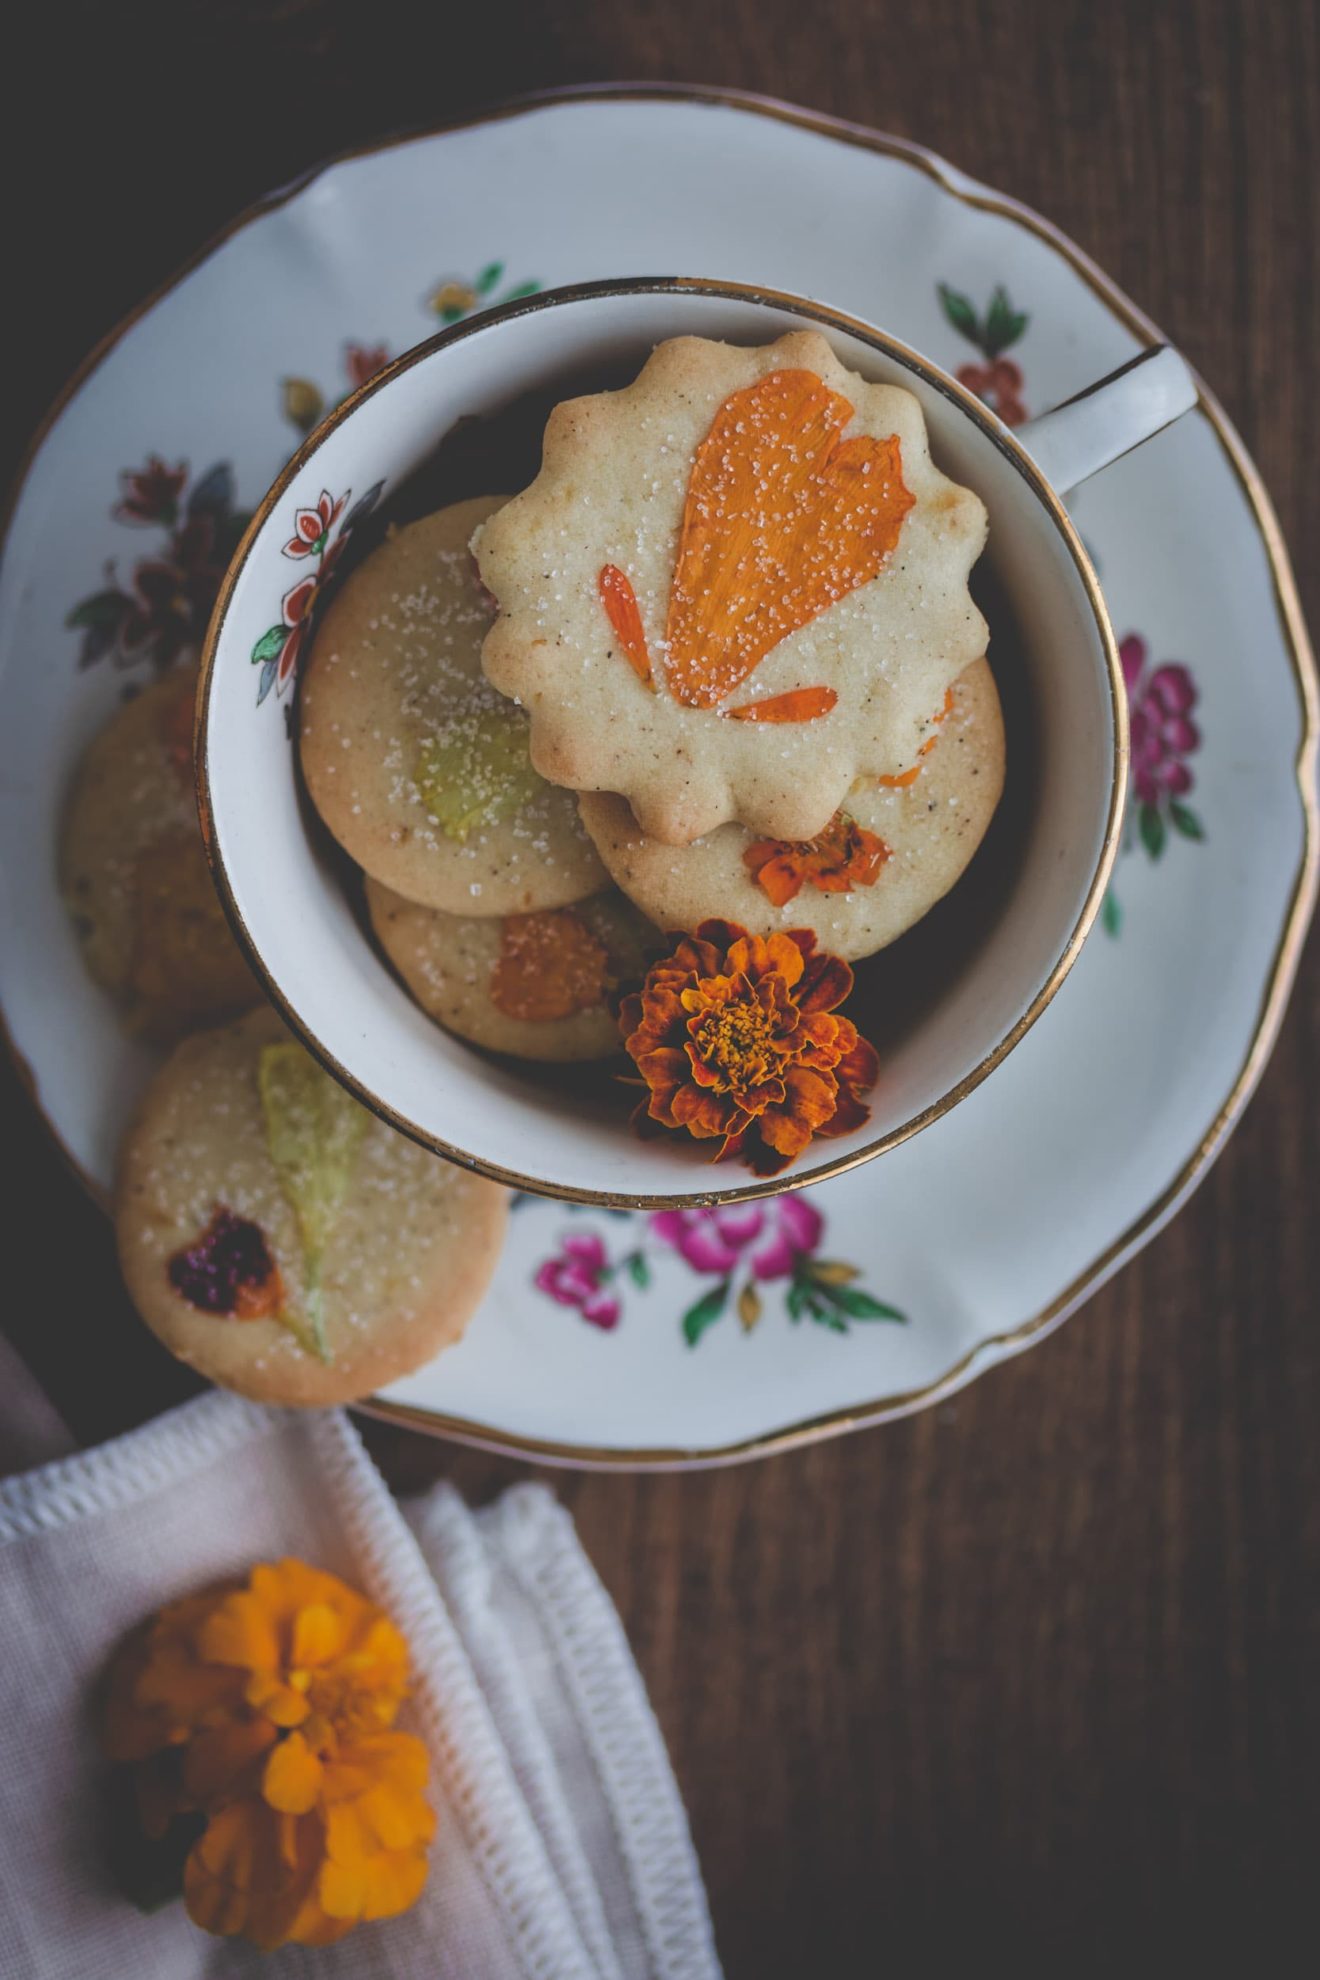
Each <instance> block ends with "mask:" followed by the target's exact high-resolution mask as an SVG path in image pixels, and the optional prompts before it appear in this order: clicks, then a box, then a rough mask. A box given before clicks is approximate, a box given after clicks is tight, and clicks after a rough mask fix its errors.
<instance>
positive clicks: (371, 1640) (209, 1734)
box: [105, 1560, 435, 1947]
mask: <svg viewBox="0 0 1320 1980" xmlns="http://www.w3.org/2000/svg"><path fill="white" fill-rule="evenodd" d="M407 1676H408V1646H407V1644H406V1643H405V1641H404V1639H403V1637H402V1636H401V1635H400V1633H399V1631H398V1630H397V1629H396V1628H395V1626H394V1624H393V1623H392V1622H391V1621H390V1619H389V1617H388V1616H386V1615H383V1614H382V1612H381V1611H380V1610H379V1609H377V1608H375V1607H374V1606H373V1604H371V1603H370V1602H368V1601H367V1600H366V1599H365V1598H364V1597H363V1596H361V1595H359V1594H357V1593H356V1592H355V1591H354V1590H353V1589H351V1588H349V1587H347V1586H346V1585H345V1583H344V1582H342V1581H340V1580H339V1579H338V1578H337V1577H336V1576H334V1575H331V1574H325V1573H322V1572H321V1571H320V1570H319V1569H316V1568H312V1567H308V1566H307V1565H306V1564H305V1563H304V1562H302V1561H295V1560H284V1561H278V1562H274V1563H266V1564H263V1565H261V1566H258V1567H256V1568H254V1569H253V1570H252V1573H251V1574H250V1576H249V1577H248V1580H247V1582H246V1584H244V1585H242V1586H235V1585H234V1584H232V1583H230V1584H225V1585H223V1586H220V1587H216V1588H212V1589H208V1590H206V1591H204V1592H203V1593H202V1594H200V1595H193V1596H189V1597H187V1598H186V1599H185V1600H184V1601H181V1602H175V1603H172V1604H171V1605H170V1606H169V1607H168V1608H166V1609H163V1610H162V1611H161V1612H160V1614H159V1615H158V1616H156V1617H155V1618H153V1619H152V1621H151V1622H150V1623H148V1624H147V1625H146V1626H145V1627H144V1628H143V1629H141V1630H139V1631H137V1632H135V1634H134V1635H133V1637H131V1638H130V1639H129V1641H128V1642H127V1643H126V1644H125V1645H124V1646H123V1647H122V1649H121V1650H120V1652H119V1654H118V1656H117V1657H116V1659H115V1662H114V1665H113V1666H112V1669H111V1673H110V1682H109V1690H108V1697H107V1704H106V1715H105V1745H106V1749H107V1751H108V1753H109V1754H110V1757H111V1758H112V1759H116V1760H122V1761H127V1762H131V1763H133V1765H134V1767H135V1769H136V1784H137V1791H138V1806H139V1809H140V1811H141V1814H142V1819H143V1824H144V1827H145V1828H146V1829H147V1832H148V1833H149V1834H151V1835H160V1834H162V1833H163V1832H164V1831H165V1829H166V1828H167V1827H168V1825H169V1823H170V1821H171V1820H172V1819H173V1818H174V1817H175V1816H177V1815H180V1814H191V1815H193V1816H195V1815H196V1814H197V1813H199V1812H200V1813H202V1814H204V1815H205V1816H206V1817H207V1821H206V1827H205V1829H204V1830H203V1832H202V1834H201V1835H200V1837H199V1838H198V1840H197V1841H196V1842H195V1843H194V1845H193V1847H192V1849H191V1851H190V1853H189V1856H188V1859H187V1862H186V1865H185V1867H184V1896H185V1899H186V1902H187V1906H188V1911H189V1915H190V1916H191V1917H192V1918H193V1919H194V1920H195V1922H196V1923H197V1924H199V1925H201V1926H203V1927H204V1928H205V1929H206V1930H207V1931H210V1932H216V1933H219V1934H223V1935H227V1934H233V1933H241V1934H242V1935H243V1936H244V1937H246V1938H248V1939H251V1940H252V1941H253V1942H254V1943H255V1944H257V1945H259V1946H263V1947H274V1946H278V1945H283V1944H285V1943H287V1942H290V1941H292V1942H296V1943H298V1944H301V1945H327V1944H329V1943H330V1942H331V1941H332V1940H334V1939H337V1938H341V1937H342V1936H343V1934H344V1933H345V1932H347V1931H350V1930H351V1929H352V1927H353V1926H354V1925H355V1924H357V1923H359V1922H360V1921H362V1920H365V1919H372V1918H389V1917H393V1916H394V1915H395V1914H396V1913H398V1912H400V1911H406V1910H407V1909H408V1907H409V1906H410V1905H411V1904H413V1903H415V1901H416V1899H417V1897H418V1895H419V1894H420V1892H421V1889H422V1886H423V1885H424V1883H425V1881H426V1867H427V1865H426V1851H427V1845H428V1844H429V1843H430V1840H431V1837H432V1835H433V1833H434V1830H435V1815H434V1813H433V1811H432V1809H431V1807H430V1805H429V1803H428V1802H427V1800H426V1798H425V1795H424V1793H423V1789H424V1788H425V1785H426V1776H427V1765H428V1762H427V1753H426V1748H425V1747H424V1746H423V1745H422V1743H421V1741H420V1740H418V1739H415V1738H413V1736H412V1735H411V1734H409V1733H402V1732H395V1731H392V1730H391V1727H392V1725H393V1721H394V1719H395V1717H396V1715H397V1713H398V1710H399V1706H400V1704H401V1703H402V1701H403V1698H404V1696H405V1693H406V1689H407Z"/></svg>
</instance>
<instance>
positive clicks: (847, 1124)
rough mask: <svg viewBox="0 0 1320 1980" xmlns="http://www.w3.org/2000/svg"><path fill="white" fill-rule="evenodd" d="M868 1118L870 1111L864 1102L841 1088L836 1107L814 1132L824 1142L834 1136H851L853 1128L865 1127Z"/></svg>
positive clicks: (844, 1088)
mask: <svg viewBox="0 0 1320 1980" xmlns="http://www.w3.org/2000/svg"><path fill="white" fill-rule="evenodd" d="M870 1118H871V1109H870V1108H869V1107H868V1106H867V1105H866V1103H865V1101H863V1100H859V1099H858V1098H857V1095H856V1094H855V1093H853V1092H850V1091H849V1090H848V1089H847V1088H846V1087H842V1086H841V1087H840V1088H839V1099H838V1105H837V1106H836V1107H835V1109H834V1112H833V1113H832V1114H831V1115H830V1117H829V1119H828V1120H827V1121H822V1123H821V1125H820V1126H819V1127H818V1128H817V1129H816V1132H817V1134H818V1135H820V1136H822V1137H823V1139H825V1140H826V1141H832V1140H833V1139H834V1138H835V1136H836V1135H840V1134H851V1133H852V1131H853V1129H854V1128H859V1127H865V1125H866V1123H867V1122H868V1121H869V1120H870Z"/></svg>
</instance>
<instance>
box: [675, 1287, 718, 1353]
mask: <svg viewBox="0 0 1320 1980" xmlns="http://www.w3.org/2000/svg"><path fill="white" fill-rule="evenodd" d="M728 1297H729V1281H728V1280H727V1279H723V1280H721V1282H720V1284H719V1285H718V1286H712V1287H711V1289H710V1291H709V1292H708V1293H703V1294H702V1295H701V1298H700V1299H699V1300H697V1302H696V1304H695V1305H693V1306H689V1308H688V1310H687V1312H686V1313H685V1314H684V1315H683V1338H684V1340H685V1341H686V1342H687V1344H688V1346H689V1347H695V1346H696V1345H697V1342H698V1341H699V1340H700V1339H701V1337H702V1335H703V1334H704V1333H705V1331H706V1329H707V1327H713V1326H714V1324H715V1322H716V1321H717V1320H718V1319H719V1317H720V1315H721V1314H722V1313H723V1311H724V1308H725V1304H726V1302H727V1300H728Z"/></svg>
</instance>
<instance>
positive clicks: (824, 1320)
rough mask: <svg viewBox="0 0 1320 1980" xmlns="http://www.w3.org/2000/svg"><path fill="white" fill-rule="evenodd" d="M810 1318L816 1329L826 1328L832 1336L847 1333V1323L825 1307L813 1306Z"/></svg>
mask: <svg viewBox="0 0 1320 1980" xmlns="http://www.w3.org/2000/svg"><path fill="white" fill-rule="evenodd" d="M811 1317H812V1319H813V1320H814V1321H815V1323H816V1325H817V1326H818V1327H828V1328H829V1330H830V1332H831V1333H832V1334H846V1333H847V1331H848V1322H847V1321H846V1320H841V1319H840V1318H839V1316H838V1314H837V1313H832V1312H831V1311H830V1309H829V1308H828V1307H827V1306H821V1307H816V1306H813V1307H812V1309H811Z"/></svg>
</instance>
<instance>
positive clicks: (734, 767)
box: [473, 331, 988, 845]
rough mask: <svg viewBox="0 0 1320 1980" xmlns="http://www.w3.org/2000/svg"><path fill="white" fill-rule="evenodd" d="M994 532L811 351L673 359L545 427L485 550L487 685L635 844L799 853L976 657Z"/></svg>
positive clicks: (893, 765)
mask: <svg viewBox="0 0 1320 1980" xmlns="http://www.w3.org/2000/svg"><path fill="white" fill-rule="evenodd" d="M985 535H986V514H985V509H984V507H983V506H982V504H981V502H980V500H979V499H978V498H977V497H976V496H975V495H974V494H972V493H971V492H970V491H969V490H967V489H965V488H959V487H958V486H956V485H955V483H953V482H952V481H949V480H948V479H946V477H945V476H944V475H942V474H941V473H940V472H939V470H938V469H937V468H936V467H935V466H934V464H933V463H932V461H931V458H930V451H929V447H928V445H927V439H926V426H925V420H924V418H923V415H922V411H921V407H920V405H919V403H918V401H917V400H916V399H915V398H914V397H913V396H912V394H911V393H910V392H906V391H903V390H902V389H900V388H899V387H896V386H892V385H873V384H869V383H867V382H866V381H865V380H864V379H862V378H860V377H858V376H857V375H856V374H855V373H854V372H851V371H848V370H846V369H845V367H844V366H843V365H842V364H841V363H840V362H839V360H838V359H837V358H836V357H835V355H834V353H833V351H832V350H831V348H830V346H829V344H828V342H827V341H826V339H825V338H824V337H822V336H821V335H820V334H819V333H818V332H816V331H794V332H792V333H790V334H789V335H787V336H784V337H781V338H780V339H779V340H778V341H777V342H776V343H773V344H769V345H766V346H764V347H762V348H760V349H754V350H747V349H741V348H737V347H735V346H732V345H728V344H719V343H712V342H708V341H706V340H705V339H702V338H696V337H680V338H676V339H674V340H673V341H671V342H669V343H665V344H661V345H660V346H659V347H658V349H657V350H656V351H655V353H654V355H653V356H652V357H651V358H650V360H649V361H648V363H647V364H646V366H645V367H644V369H643V370H642V372H641V374H640V376H639V377H638V378H637V380H636V381H635V382H634V383H633V384H632V385H630V386H628V387H626V388H625V389H624V390H623V391H620V392H604V393H599V394H596V395H595V396H593V397H590V398H583V399H576V400H572V401H568V402H566V403H564V404H562V405H560V406H558V407H556V409H555V411H554V413H553V414H552V415H551V418H550V420H549V423H548V424H547V427H546V431H545V443H544V452H543V460H542V467H541V472H540V473H539V475H538V476H537V478H536V480H535V481H534V482H533V483H532V485H531V487H530V488H528V489H527V490H526V491H525V492H524V493H523V494H521V495H519V496H517V497H515V499H514V500H513V501H511V502H508V503H506V504H505V505H504V506H503V507H502V508H501V509H499V510H498V511H497V512H496V513H495V514H494V515H493V516H491V517H490V519H489V520H488V521H487V522H486V523H484V524H483V526H482V527H481V528H480V529H479V530H478V532H477V534H476V537H475V539H474V544H473V548H474V551H475V553H476V556H477V561H478V564H479V567H480V571H481V577H482V580H483V582H484V583H485V584H486V585H487V586H488V587H489V589H490V591H491V592H492V593H493V594H494V596H495V598H496V599H497V601H498V604H499V617H498V618H497V619H496V621H495V623H494V625H493V626H492V627H491V629H490V631H489V633H488V634H487V637H486V643H485V648H484V654H483V661H484V665H485V669H486V673H487V675H488V677H489V678H490V680H491V681H493V682H494V684H495V686H496V687H497V688H499V689H500V690H501V691H502V692H503V693H504V694H507V695H511V696H514V697H515V698H516V699H517V700H519V701H520V702H521V703H522V704H523V706H524V707H525V708H526V709H527V710H528V712H529V714H530V716H531V722H532V746H531V747H532V761H533V762H534V763H535V764H536V767H537V769H538V770H540V771H541V773H542V774H543V775H544V776H546V777H549V778H551V779H552V780H553V781H554V782H555V783H557V784H565V785H568V786H570V787H572V788H573V789H576V790H584V791H614V792H617V793H620V794H621V795H622V796H624V797H625V798H626V799H627V800H628V801H629V803H630V804H631V806H632V809H633V812H634V814H635V816H636V818H637V820H638V822H639V823H640V825H641V826H642V828H643V830H644V831H645V832H647V833H648V834H649V835H650V836H651V837H653V838H658V839H662V840H664V841H665V842H666V843H667V844H670V845H689V844H691V843H692V841H694V840H696V839H699V838H701V837H703V836H704V835H705V834H706V833H709V832H712V831H714V830H715V829H716V828H717V827H718V826H721V825H725V824H728V823H730V822H733V821H738V822H740V823H742V824H744V825H747V826H748V827H749V828H750V829H751V830H752V831H754V832H755V833H757V834H758V835H764V836H769V837H773V838H784V839H807V838H811V837H814V836H815V834H817V833H818V832H821V831H823V830H824V828H825V826H826V825H827V824H828V822H829V820H830V818H831V817H832V815H833V814H834V812H835V811H836V810H837V809H838V807H839V806H840V805H841V804H842V803H843V801H844V799H845V798H846V797H847V794H848V792H849V791H850V790H851V789H852V788H853V786H854V784H855V783H856V782H857V781H858V780H859V779H861V778H864V779H873V778H875V777H879V776H882V775H885V774H896V773H897V772H899V771H901V769H902V768H903V766H904V765H905V764H908V763H910V762H911V761H912V760H913V756H914V754H915V750H916V748H917V746H918V742H919V738H920V735H921V732H922V728H923V725H924V724H926V723H927V722H928V721H929V719H930V711H931V710H932V708H938V707H939V706H940V704H941V700H942V697H943V695H944V692H945V690H946V688H948V687H950V686H952V684H953V682H954V681H955V680H956V679H957V677H958V675H959V674H960V673H962V671H963V669H964V668H965V667H968V666H970V665H971V663H972V661H973V660H975V659H977V658H979V657H980V655H981V654H983V653H984V652H985V650H986V641H987V637H988V634H987V629H986V626H985V622H984V620H983V619H982V617H981V615H980V613H979V612H978V611H977V609H976V607H975V605H974V604H973V602H972V599H971V597H970V594H969V592H968V589H967V578H968V573H969V572H970V570H971V567H972V565H973V563H974V562H975V560H976V558H977V556H978V555H979V554H980V551H981V549H982V547H983V545H984V543H985Z"/></svg>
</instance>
